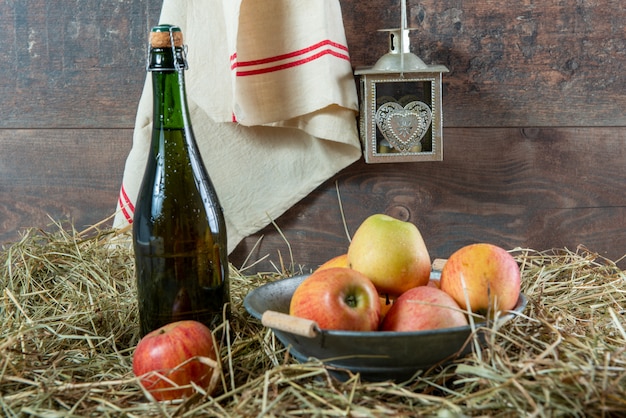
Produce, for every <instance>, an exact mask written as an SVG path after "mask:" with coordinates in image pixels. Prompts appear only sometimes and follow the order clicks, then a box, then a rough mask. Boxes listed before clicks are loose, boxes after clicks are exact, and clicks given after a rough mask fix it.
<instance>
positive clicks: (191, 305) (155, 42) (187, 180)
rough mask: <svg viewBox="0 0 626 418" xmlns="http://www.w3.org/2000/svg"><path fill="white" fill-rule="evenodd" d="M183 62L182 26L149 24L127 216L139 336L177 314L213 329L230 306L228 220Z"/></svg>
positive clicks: (171, 319) (169, 320)
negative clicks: (140, 162) (138, 174)
mask: <svg viewBox="0 0 626 418" xmlns="http://www.w3.org/2000/svg"><path fill="white" fill-rule="evenodd" d="M186 68H187V63H186V51H185V48H184V46H183V40H182V32H181V31H180V28H179V27H177V26H172V25H159V26H155V27H154V28H152V31H151V33H150V53H149V60H148V71H149V72H151V75H152V91H153V102H154V111H153V115H154V117H153V128H152V141H151V146H150V152H149V156H148V162H147V165H146V171H145V174H144V177H143V181H142V184H141V187H140V189H139V195H138V197H137V202H136V204H135V212H134V217H133V246H134V251H135V267H136V277H137V293H138V302H139V321H140V326H141V334H142V335H145V334H147V333H148V332H150V331H152V330H154V329H156V328H158V327H160V326H162V325H165V324H167V323H170V322H174V321H178V320H183V319H193V320H196V321H200V322H202V323H204V324H205V325H207V326H208V327H209V328H210V329H215V327H216V326H217V325H218V324H220V323H221V322H222V319H223V317H224V307H225V305H226V311H225V312H226V314H227V315H228V312H229V311H228V309H229V306H230V304H229V302H230V292H229V280H228V252H227V247H226V224H225V221H224V215H223V212H222V208H221V206H220V204H219V200H218V197H217V194H216V192H215V188H214V187H213V184H212V182H211V180H210V178H209V176H208V174H207V170H206V168H205V166H204V163H203V161H202V158H201V155H200V152H199V150H198V145H197V143H196V141H195V138H194V133H193V130H192V126H191V122H190V118H189V112H188V109H187V99H186V93H185V81H184V70H185V69H186Z"/></svg>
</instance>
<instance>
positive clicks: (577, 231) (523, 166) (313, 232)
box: [231, 128, 626, 271]
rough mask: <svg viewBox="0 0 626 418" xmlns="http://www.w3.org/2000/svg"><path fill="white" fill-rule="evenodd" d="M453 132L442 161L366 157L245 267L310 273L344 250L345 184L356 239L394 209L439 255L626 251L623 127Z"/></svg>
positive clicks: (245, 247)
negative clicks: (483, 247) (465, 249)
mask: <svg viewBox="0 0 626 418" xmlns="http://www.w3.org/2000/svg"><path fill="white" fill-rule="evenodd" d="M444 135H445V138H446V139H445V141H446V142H445V144H446V146H445V156H446V157H445V159H444V161H443V162H434V163H416V164H403V165H386V164H379V165H367V164H365V163H363V162H362V161H361V162H358V163H355V164H354V165H352V166H351V167H349V168H347V169H346V170H343V171H342V172H340V173H338V174H337V175H336V176H335V177H334V178H332V179H330V180H329V181H328V182H326V183H325V184H323V185H322V186H320V187H319V188H318V189H317V190H316V191H315V192H313V193H312V194H311V195H310V196H308V197H306V198H305V199H303V200H302V201H301V202H300V203H298V204H297V205H296V206H294V207H293V208H292V209H290V210H289V211H288V212H287V213H286V214H285V215H283V216H282V217H280V218H279V219H277V220H276V226H277V227H278V228H279V229H280V230H281V233H282V234H283V235H284V237H285V239H286V241H285V239H283V237H282V236H281V235H280V234H279V233H278V232H277V230H276V227H275V226H269V227H267V228H265V229H264V230H263V231H261V232H260V233H259V234H257V235H255V236H252V237H249V238H247V239H246V240H245V241H244V242H243V243H242V244H241V245H240V246H239V247H238V248H237V250H236V251H235V252H234V254H233V255H232V256H231V259H232V260H233V262H234V263H235V264H237V263H239V266H242V265H243V263H244V260H246V259H247V258H249V260H248V261H247V263H246V264H252V263H253V262H254V261H256V260H260V259H264V258H265V259H264V261H263V262H261V263H258V264H257V265H255V266H254V269H253V270H255V271H264V270H265V271H267V270H273V269H274V265H279V263H280V256H282V257H283V259H284V260H285V262H287V263H289V262H291V261H293V262H295V264H296V265H302V266H304V268H305V269H310V268H315V267H316V266H318V265H319V264H321V263H322V262H324V261H326V260H327V259H329V258H331V257H332V256H334V255H339V254H341V253H342V252H345V250H346V249H347V246H348V244H349V241H348V238H347V234H346V233H345V231H344V226H343V221H342V215H341V210H340V204H339V198H338V196H337V188H338V190H339V194H340V196H341V206H342V207H343V212H344V214H345V217H346V225H347V228H348V233H349V234H350V235H351V234H353V233H354V231H355V230H356V228H357V227H358V225H359V224H360V223H361V222H362V221H363V219H365V218H366V217H367V216H369V215H370V214H372V213H377V212H384V213H387V214H390V215H393V216H396V217H398V218H400V219H403V220H409V221H411V222H414V223H415V224H416V225H418V227H419V228H420V230H421V231H422V234H423V235H424V239H425V241H426V243H427V246H428V247H429V249H430V251H431V255H432V256H433V257H442V258H445V257H448V256H449V255H450V254H451V253H452V252H453V251H455V250H456V249H458V248H460V247H461V246H463V245H466V244H469V243H473V242H491V243H493V244H496V245H500V246H502V247H504V248H514V247H517V246H521V247H527V248H534V249H549V248H553V247H568V248H570V249H575V248H576V247H577V246H578V245H585V246H587V247H588V248H590V249H593V250H594V251H598V252H599V253H601V254H602V255H604V256H608V257H609V258H612V259H617V258H619V257H622V256H624V254H626V196H625V195H624V192H623V190H624V184H626V172H624V169H623V166H624V162H626V151H625V150H624V147H623V146H622V144H623V143H624V141H625V140H626V134H625V133H624V131H623V130H615V129H611V128H602V129H598V128H585V129H579V128H560V129H554V128H547V129H512V128H490V129H476V128H474V129H461V128H458V129H446V130H445V132H444ZM260 237H262V240H261V241H260V243H259V242H258V240H259V238H260ZM287 243H288V244H287ZM255 245H256V247H255ZM290 253H291V255H292V256H293V259H291V255H290ZM279 254H280V256H279Z"/></svg>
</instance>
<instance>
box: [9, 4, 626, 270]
mask: <svg viewBox="0 0 626 418" xmlns="http://www.w3.org/2000/svg"><path fill="white" fill-rule="evenodd" d="M382 3H388V4H382ZM544 3H545V4H544ZM544 3H538V2H533V1H520V2H513V4H508V3H507V5H506V6H505V5H503V4H502V3H501V2H494V1H491V0H467V1H463V2H461V1H458V0H457V1H455V0H438V1H434V0H428V1H417V0H409V1H408V10H409V16H410V23H409V24H410V26H412V27H415V28H417V30H415V31H414V32H412V33H411V43H412V50H413V52H415V53H416V54H417V55H418V56H419V57H421V58H422V59H423V60H424V61H425V62H427V63H429V64H443V65H446V66H447V67H448V68H449V69H450V72H449V73H448V74H446V75H445V76H444V85H443V90H444V96H443V114H444V132H443V135H444V161H443V162H428V163H404V164H374V165H368V164H365V163H364V162H363V161H362V160H361V161H359V162H356V163H355V164H353V165H352V166H350V167H348V168H346V169H345V170H343V171H341V172H339V173H337V175H336V176H334V177H333V178H331V179H329V180H328V181H327V182H326V183H324V184H323V185H321V186H320V187H319V188H318V189H317V190H315V191H314V192H313V193H311V194H310V195H309V196H307V197H306V198H304V199H303V200H302V201H301V202H299V203H298V204H297V205H295V206H294V207H293V208H291V209H290V210H289V211H288V212H287V213H285V214H284V215H283V216H281V217H280V218H278V219H276V220H275V224H276V225H275V226H274V225H272V226H269V227H267V228H265V229H264V230H262V231H260V232H259V233H258V234H255V235H254V236H251V237H249V238H247V239H246V240H244V241H243V242H242V243H241V244H240V245H239V247H238V248H237V249H236V250H235V251H234V253H233V254H232V255H231V261H232V262H233V263H234V264H235V266H237V267H241V266H242V264H244V261H245V264H246V265H251V264H253V262H254V261H256V260H261V261H260V262H258V263H256V264H255V265H253V266H252V267H250V268H249V269H248V270H247V272H254V271H266V270H273V269H274V268H276V267H278V268H281V267H280V265H281V260H282V262H283V263H284V264H285V265H286V266H287V267H288V268H289V269H293V268H296V269H297V268H304V269H308V268H313V267H315V266H317V265H319V264H321V263H322V262H323V261H325V260H326V259H328V258H330V257H332V256H334V255H337V254H340V253H341V252H343V251H345V250H346V248H347V245H348V238H347V236H346V232H345V230H344V224H343V220H342V216H341V210H340V207H342V208H343V213H344V214H345V216H346V226H347V228H348V232H349V233H350V234H351V233H353V232H354V230H355V229H356V227H357V226H358V225H359V224H360V222H361V221H362V220H363V219H365V217H367V216H368V215H370V214H372V213H375V212H385V213H388V214H391V215H394V216H397V217H399V218H401V219H405V220H410V221H412V222H414V223H416V224H417V225H418V226H419V228H420V230H421V231H422V234H423V235H424V238H425V240H426V243H427V245H428V247H429V249H430V252H431V255H432V256H433V257H446V256H448V255H449V254H450V253H451V252H453V251H454V250H456V249H457V248H459V247H461V246H463V245H465V244H469V243H472V242H478V241H485V242H492V243H494V244H497V245H500V246H502V247H505V248H507V249H512V248H514V247H517V246H521V247H527V248H533V249H536V250H544V249H550V248H553V247H558V248H561V247H567V248H570V249H576V248H577V247H578V246H579V245H584V246H586V247H587V248H589V249H590V250H592V251H596V252H598V253H599V254H601V255H602V256H605V257H608V258H610V259H612V260H617V259H619V258H621V257H622V256H624V254H625V253H626V193H625V189H626V170H625V169H624V168H625V165H626V150H625V145H626V128H625V127H626V112H624V109H625V108H626V76H625V75H624V74H626V30H625V29H624V27H626V12H625V11H624V8H623V5H622V3H621V0H598V1H595V2H580V1H576V0H563V1H559V2H544ZM551 3H557V4H551ZM341 5H342V10H343V17H344V24H345V28H346V35H347V38H348V44H349V47H350V53H351V57H352V64H353V66H355V67H356V66H360V65H372V64H373V63H374V62H375V61H376V60H377V59H378V58H379V57H380V56H381V55H382V54H384V53H385V52H386V51H387V39H386V34H384V33H381V32H377V31H378V29H383V28H390V27H396V26H397V25H398V22H399V13H400V7H399V2H398V1H397V0H396V1H390V2H380V1H376V0H342V1H341ZM160 7H161V2H158V1H147V0H140V1H138V0H134V1H130V0H74V1H68V0H63V1H61V0H30V1H28V2H24V1H21V2H18V1H9V0H0V28H1V29H2V33H3V34H4V38H3V47H2V48H0V79H1V80H2V81H1V82H0V95H1V97H2V102H1V104H0V106H1V109H2V112H1V117H0V149H1V151H0V242H3V243H10V242H12V241H13V240H16V239H18V237H19V233H20V231H21V230H23V229H24V228H27V227H32V226H35V227H42V228H48V227H49V226H50V224H51V222H52V221H67V222H69V223H72V224H73V225H74V226H75V227H76V228H77V229H81V228H83V227H86V226H88V225H91V224H94V223H97V222H99V221H101V220H103V219H106V218H107V217H108V216H110V215H111V214H112V212H113V210H114V207H115V202H116V199H117V193H118V190H119V185H120V182H121V177H122V171H123V166H124V162H125V158H126V155H127V153H128V151H129V149H130V146H131V141H132V128H133V124H134V117H135V111H136V107H137V102H138V100H139V96H140V94H141V89H142V86H143V81H144V78H145V72H144V62H145V56H146V52H147V49H146V36H147V33H148V30H149V28H150V27H151V26H152V25H154V24H155V23H156V22H157V20H158V16H159V12H160ZM385 7H388V9H385ZM338 193H339V196H340V200H339V197H338ZM340 203H341V206H340ZM277 227H278V228H279V229H280V233H279V232H278V231H277ZM283 237H284V238H283ZM621 265H624V261H622V262H621Z"/></svg>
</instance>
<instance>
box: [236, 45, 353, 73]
mask: <svg viewBox="0 0 626 418" xmlns="http://www.w3.org/2000/svg"><path fill="white" fill-rule="evenodd" d="M325 55H332V56H334V57H337V58H341V59H344V60H346V61H350V57H349V56H348V55H345V54H341V53H339V52H336V51H333V50H332V49H326V50H323V51H321V52H318V53H317V54H315V55H311V56H310V57H307V58H304V59H301V60H298V61H290V62H287V63H285V64H280V65H275V66H273V67H266V68H260V69H258V70H249V71H237V77H246V76H249V75H258V74H265V73H272V72H276V71H280V70H284V69H287V68H292V67H297V66H299V65H303V64H306V63H308V62H311V61H315V60H316V59H319V58H321V57H323V56H325Z"/></svg>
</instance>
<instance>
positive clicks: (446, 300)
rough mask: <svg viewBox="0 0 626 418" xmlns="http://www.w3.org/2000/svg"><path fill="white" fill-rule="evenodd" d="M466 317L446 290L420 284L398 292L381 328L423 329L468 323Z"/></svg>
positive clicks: (387, 329)
mask: <svg viewBox="0 0 626 418" xmlns="http://www.w3.org/2000/svg"><path fill="white" fill-rule="evenodd" d="M467 324H468V322H467V317H466V316H465V314H464V313H463V310H462V309H461V308H460V307H459V305H458V303H456V301H455V300H454V299H453V298H452V297H451V296H450V295H448V294H447V293H446V292H444V291H442V290H439V289H437V288H436V287H432V286H419V287H414V288H413V289H409V290H407V291H406V292H404V293H403V294H401V295H400V296H399V297H398V299H396V301H395V302H394V303H393V305H392V306H391V309H389V312H387V315H385V319H384V320H383V322H382V324H381V326H380V329H381V331H424V330H429V329H439V328H452V327H461V326H464V325H467Z"/></svg>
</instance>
